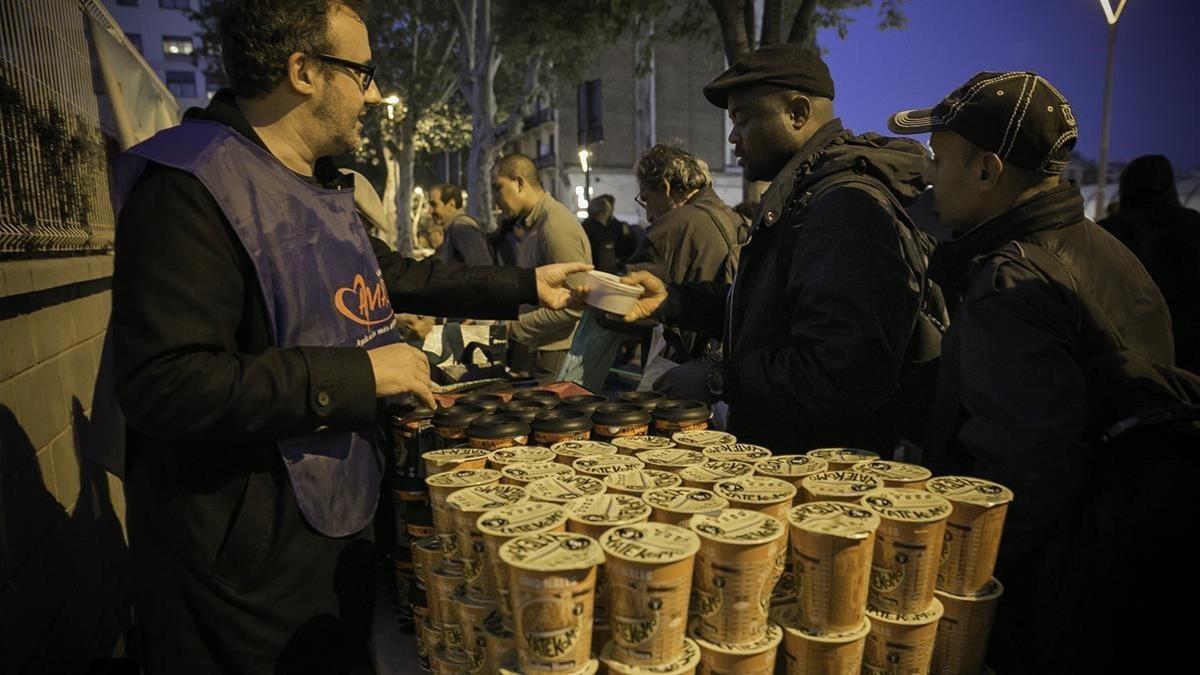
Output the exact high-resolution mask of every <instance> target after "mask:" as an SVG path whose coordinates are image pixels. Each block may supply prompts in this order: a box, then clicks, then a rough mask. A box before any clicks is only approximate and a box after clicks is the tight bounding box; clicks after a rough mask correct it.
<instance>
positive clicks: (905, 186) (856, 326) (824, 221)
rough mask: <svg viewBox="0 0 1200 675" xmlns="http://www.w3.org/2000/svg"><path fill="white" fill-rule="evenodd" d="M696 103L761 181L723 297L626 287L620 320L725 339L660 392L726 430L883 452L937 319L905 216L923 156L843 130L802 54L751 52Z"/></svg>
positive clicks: (793, 48)
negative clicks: (715, 116) (726, 420)
mask: <svg viewBox="0 0 1200 675" xmlns="http://www.w3.org/2000/svg"><path fill="white" fill-rule="evenodd" d="M704 96H705V97H706V98H707V99H708V100H709V101H710V102H712V104H713V105H715V106H717V107H719V108H725V109H727V110H728V111H729V117H730V118H731V119H732V120H733V130H732V131H731V132H730V135H729V141H730V142H731V143H733V145H734V152H735V154H736V155H737V156H738V158H739V160H738V163H739V164H740V165H741V166H742V167H743V169H744V171H745V175H746V178H747V179H748V180H766V181H771V185H770V187H769V188H768V189H767V191H766V192H765V193H764V194H763V197H762V206H761V210H760V212H759V213H758V215H757V217H756V219H755V221H754V223H753V225H752V227H751V230H750V235H749V238H748V240H747V241H746V242H744V246H743V248H742V250H741V264H740V266H739V269H738V273H737V276H736V279H735V280H734V283H733V285H732V291H730V286H729V285H727V284H719V283H698V284H671V285H669V286H666V285H664V284H663V283H662V282H661V281H660V280H658V279H657V278H655V277H653V276H652V275H650V274H648V273H645V272H638V273H634V274H631V275H630V276H629V277H626V280H627V281H630V282H634V283H640V284H642V285H643V286H644V287H645V288H646V292H645V293H644V294H643V297H642V298H641V299H640V300H639V303H638V306H637V307H636V308H635V309H634V311H633V312H631V314H630V315H629V316H628V317H626V318H627V319H630V320H636V319H640V318H644V317H647V316H651V315H653V316H654V317H655V318H660V319H661V320H663V321H664V322H667V323H671V324H675V325H678V326H680V327H681V328H684V329H687V330H696V331H700V332H704V333H707V334H710V335H719V334H723V335H724V352H725V353H724V359H723V360H722V361H720V362H717V363H714V362H711V361H707V362H692V363H688V364H684V365H682V366H680V367H678V368H674V369H672V370H671V371H670V372H669V373H668V375H666V376H664V379H663V380H662V381H660V383H659V389H660V390H662V391H663V392H664V393H667V394H668V395H670V396H673V397H679V396H689V397H696V396H701V397H703V398H705V399H707V400H709V401H713V400H724V401H726V402H728V404H729V407H730V429H731V431H733V433H735V434H736V435H737V436H738V438H739V439H742V440H744V441H747V442H751V443H757V444H760V445H764V446H767V447H769V448H771V449H772V450H773V451H775V452H776V453H780V454H782V453H785V452H796V451H803V450H808V449H811V448H818V447H823V446H830V445H836V446H854V447H862V448H868V449H873V450H877V451H885V452H887V451H890V450H891V448H892V446H893V444H894V443H895V441H896V440H897V438H898V437H900V436H909V435H910V434H909V433H908V431H907V429H906V425H907V427H908V428H916V427H919V426H921V425H922V423H923V419H924V418H923V413H922V411H921V406H920V405H919V402H920V401H921V400H922V397H921V396H919V395H917V394H915V393H914V392H913V389H915V388H916V385H915V384H914V383H915V382H917V381H918V380H920V379H921V378H920V377H919V374H920V372H922V369H920V368H919V366H918V364H922V363H924V362H926V361H928V360H931V359H933V358H934V357H935V356H936V354H937V352H938V344H939V342H940V337H941V328H940V326H941V325H942V324H943V323H944V321H943V319H944V317H945V310H944V307H943V306H942V304H941V301H940V294H938V293H937V292H936V289H933V288H932V287H930V286H929V284H928V283H927V282H926V280H925V279H924V275H923V272H924V267H925V258H926V255H927V253H928V251H930V250H932V246H931V243H930V240H929V239H928V238H927V237H926V236H925V235H924V234H923V233H921V232H918V231H917V230H916V229H915V228H914V227H913V226H912V223H911V220H910V219H909V218H908V216H907V215H906V214H905V211H904V207H905V205H906V204H909V203H911V202H912V201H913V200H915V199H916V197H917V195H919V194H920V193H921V191H922V190H923V189H924V188H925V182H924V180H923V179H922V172H923V171H924V170H925V168H926V163H927V158H926V155H925V153H924V150H923V148H921V146H920V145H918V144H917V143H914V142H911V141H908V140H900V139H892V138H885V137H882V136H879V135H876V134H866V135H862V136H856V135H855V134H853V133H852V132H851V131H849V130H847V129H844V128H843V127H842V124H841V122H840V121H839V120H838V119H837V118H836V117H835V116H834V112H833V96H834V87H833V80H832V79H831V78H830V76H829V69H828V68H827V67H826V65H825V63H824V62H822V61H821V58H820V56H819V55H818V54H817V53H816V52H814V51H812V50H809V49H805V48H802V47H800V46H798V45H792V44H782V45H770V46H766V47H762V48H760V49H758V50H756V51H754V52H752V53H751V54H749V55H748V56H746V57H745V58H743V59H740V60H738V61H737V62H736V63H734V64H733V65H732V66H731V67H730V68H729V69H728V70H726V71H725V72H724V73H722V74H721V75H720V76H719V77H717V78H716V79H715V80H713V81H712V82H711V83H710V84H709V85H708V86H706V87H705V88H704ZM925 370H928V369H925ZM928 379H929V380H930V381H931V380H932V378H931V377H930V378H928ZM931 389H932V387H931V386H930V390H931ZM899 401H908V402H910V403H916V404H917V405H914V406H913V409H912V410H906V409H904V408H903V407H902V406H901V405H900V404H899V403H898V402H899ZM926 402H927V397H926Z"/></svg>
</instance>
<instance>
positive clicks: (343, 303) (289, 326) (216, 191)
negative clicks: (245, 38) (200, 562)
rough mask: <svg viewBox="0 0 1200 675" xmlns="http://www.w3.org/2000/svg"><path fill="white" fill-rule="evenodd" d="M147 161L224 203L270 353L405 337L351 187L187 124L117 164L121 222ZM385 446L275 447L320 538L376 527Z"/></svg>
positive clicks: (330, 441)
mask: <svg viewBox="0 0 1200 675" xmlns="http://www.w3.org/2000/svg"><path fill="white" fill-rule="evenodd" d="M147 162H156V163H158V164H162V165H164V166H169V167H172V168H176V169H180V170H183V171H187V172H188V173H190V174H192V175H194V176H195V177H196V178H197V179H199V180H200V182H201V183H203V184H204V186H205V187H206V188H207V189H208V192H209V193H210V194H211V195H212V196H213V198H214V199H215V200H216V201H217V204H218V205H220V207H221V211H222V212H223V213H224V214H225V217H226V218H228V219H229V222H230V224H231V225H232V226H233V230H234V232H236V233H237V236H238V238H239V239H240V240H241V243H242V245H243V246H244V247H245V249H246V252H247V253H249V254H250V259H251V261H253V263H254V269H255V271H256V273H257V276H258V283H259V286H260V287H261V289H262V295H263V299H264V300H265V302H266V306H267V317H268V321H269V322H270V336H271V343H272V344H273V345H275V346H276V347H293V346H310V347H362V348H369V347H379V346H382V345H386V344H391V343H394V342H399V341H400V340H399V337H397V335H396V330H395V318H394V316H393V312H392V307H391V303H390V302H389V300H388V294H387V289H386V287H385V285H384V282H383V273H382V272H381V271H380V269H379V262H378V260H377V259H376V258H375V254H374V251H373V250H372V248H371V242H370V240H369V239H368V237H367V233H366V230H365V229H364V228H363V225H362V223H361V222H360V220H359V217H358V213H357V211H356V210H355V207H354V194H353V192H354V191H353V190H350V189H345V190H337V189H325V188H322V187H319V186H316V185H313V184H311V183H309V182H307V181H305V180H304V179H302V178H300V177H299V176H297V175H296V174H294V173H292V172H291V171H290V170H288V169H287V167H285V166H284V165H283V164H282V163H280V162H279V160H277V159H276V158H275V157H274V156H273V155H271V154H270V153H269V152H267V151H266V150H264V149H263V148H261V147H259V146H258V145H255V144H254V143H253V142H251V141H250V140H248V139H247V138H245V137H244V136H242V135H241V134H238V133H237V132H234V131H232V130H231V129H229V128H228V127H226V126H225V125H223V124H219V123H216V122H210V121H203V120H185V121H184V122H183V123H182V124H180V125H179V126H176V127H172V128H170V129H166V130H164V131H161V132H159V133H158V134H155V135H154V136H153V137H152V138H150V139H149V140H147V141H145V142H143V143H140V144H138V145H136V146H134V147H132V148H130V149H129V150H127V151H125V152H123V153H121V154H120V155H118V156H117V158H116V160H115V162H114V181H113V185H114V189H113V204H114V208H115V209H116V211H117V214H118V217H119V215H120V209H121V207H122V205H123V204H124V203H125V199H126V198H127V197H128V195H129V193H130V191H131V190H132V189H133V186H134V184H135V183H136V182H137V180H138V178H139V177H140V176H141V175H142V173H143V171H144V170H145V168H146V164H147ZM170 226H171V222H170V221H169V220H164V222H163V227H170ZM213 282H214V283H219V282H220V280H219V279H214V280H213ZM320 395H321V394H320V393H318V394H317V396H318V397H320ZM382 442H383V430H382V428H381V427H380V426H379V425H378V424H373V425H371V426H370V427H368V428H364V429H356V430H353V431H330V432H326V433H318V434H313V435H309V436H299V437H294V438H285V439H280V440H277V441H276V445H277V446H278V448H279V453H280V455H282V457H283V462H284V465H285V466H286V467H287V470H288V475H289V477H290V478H291V483H292V488H293V490H294V491H295V493H296V501H297V502H298V503H299V506H300V511H301V513H303V514H304V517H305V519H306V520H307V521H308V522H309V524H310V525H312V526H313V527H314V528H315V529H316V530H317V531H319V532H321V533H322V534H325V535H328V536H331V537H339V536H345V535H349V534H353V533H355V532H358V531H359V530H361V529H363V528H364V527H366V526H367V524H369V523H370V521H371V518H372V516H373V515H374V513H375V506H376V503H377V502H378V500H379V489H380V481H381V479H382V460H383V455H382Z"/></svg>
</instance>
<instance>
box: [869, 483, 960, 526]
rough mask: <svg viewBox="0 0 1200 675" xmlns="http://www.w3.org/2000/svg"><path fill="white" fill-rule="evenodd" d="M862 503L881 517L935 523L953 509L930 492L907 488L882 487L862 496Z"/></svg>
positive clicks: (909, 521) (944, 500) (908, 521)
mask: <svg viewBox="0 0 1200 675" xmlns="http://www.w3.org/2000/svg"><path fill="white" fill-rule="evenodd" d="M862 505H863V506H865V507H867V508H868V509H871V510H872V511H874V512H875V513H878V514H879V515H880V517H882V518H887V519H889V520H900V521H904V522H907V523H936V522H937V521H939V520H942V519H944V518H947V517H948V516H949V515H950V511H952V510H953V509H954V507H953V506H952V505H951V504H950V502H949V501H948V500H946V499H945V498H943V497H939V496H937V495H935V494H933V493H932V492H926V491H924V490H909V489H907V488H882V489H880V490H877V491H876V492H874V493H872V494H869V495H867V496H865V497H863V498H862Z"/></svg>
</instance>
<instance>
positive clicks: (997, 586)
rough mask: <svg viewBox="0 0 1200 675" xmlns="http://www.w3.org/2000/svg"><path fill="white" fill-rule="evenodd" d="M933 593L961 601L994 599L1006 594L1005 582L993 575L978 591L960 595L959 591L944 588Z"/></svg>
mask: <svg viewBox="0 0 1200 675" xmlns="http://www.w3.org/2000/svg"><path fill="white" fill-rule="evenodd" d="M933 593H934V595H936V596H938V597H946V598H949V599H951V600H957V601H959V602H984V601H987V600H994V599H996V598H998V597H1000V596H1001V595H1004V584H1002V583H1000V580H999V579H997V578H995V577H992V579H991V580H990V581H988V582H987V584H985V585H984V587H983V588H981V589H979V591H978V592H976V593H969V594H967V595H959V594H958V593H950V592H949V591H943V590H935V591H934V592H933Z"/></svg>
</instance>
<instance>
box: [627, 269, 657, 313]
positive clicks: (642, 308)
mask: <svg viewBox="0 0 1200 675" xmlns="http://www.w3.org/2000/svg"><path fill="white" fill-rule="evenodd" d="M621 283H623V284H639V285H641V287H642V289H643V290H642V296H641V297H640V298H638V300H637V304H636V305H634V307H633V309H632V310H631V311H630V312H629V313H628V314H626V315H625V320H626V321H630V322H632V321H641V320H642V319H648V318H650V317H651V316H652V315H653V314H654V313H655V312H657V311H658V309H659V307H662V304H663V302H665V301H666V299H667V286H666V284H664V283H663V282H662V280H661V279H659V278H658V277H656V276H654V275H653V274H651V273H649V272H647V271H645V270H637V271H636V272H630V273H629V274H627V275H625V276H623V277H621Z"/></svg>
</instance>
